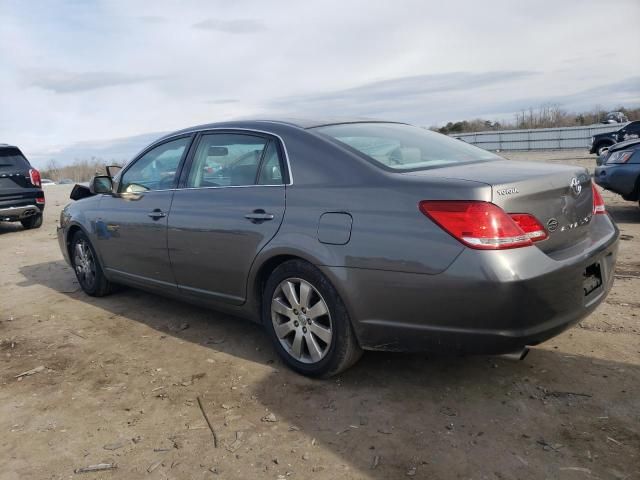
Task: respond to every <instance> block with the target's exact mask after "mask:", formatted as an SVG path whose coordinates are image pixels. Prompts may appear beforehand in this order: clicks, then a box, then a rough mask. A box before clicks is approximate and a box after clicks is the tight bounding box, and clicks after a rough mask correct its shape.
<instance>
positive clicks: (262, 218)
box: [244, 209, 275, 223]
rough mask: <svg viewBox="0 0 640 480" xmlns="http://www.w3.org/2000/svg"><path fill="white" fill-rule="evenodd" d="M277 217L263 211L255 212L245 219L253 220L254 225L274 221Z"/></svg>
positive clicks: (248, 214)
mask: <svg viewBox="0 0 640 480" xmlns="http://www.w3.org/2000/svg"><path fill="white" fill-rule="evenodd" d="M274 217H275V215H273V214H272V213H267V212H265V211H264V210H262V209H258V210H254V211H253V212H251V213H247V214H246V215H245V216H244V218H246V219H247V220H251V222H252V223H262V222H266V221H267V220H273V219H274Z"/></svg>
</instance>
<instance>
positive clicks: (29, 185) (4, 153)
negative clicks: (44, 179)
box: [0, 144, 45, 228]
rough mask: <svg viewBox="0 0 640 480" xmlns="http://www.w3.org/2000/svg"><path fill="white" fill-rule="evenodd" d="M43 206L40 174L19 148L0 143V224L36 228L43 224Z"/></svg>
mask: <svg viewBox="0 0 640 480" xmlns="http://www.w3.org/2000/svg"><path fill="white" fill-rule="evenodd" d="M44 204H45V200H44V192H43V191H42V186H41V183H40V172H38V170H36V169H35V168H33V167H32V166H31V164H29V161H28V160H27V159H26V158H25V156H24V155H23V154H22V152H21V151H20V149H18V148H17V147H13V146H11V145H6V144H0V221H2V222H20V223H21V224H22V226H23V227H24V228H38V227H40V226H41V225H42V212H43V211H44Z"/></svg>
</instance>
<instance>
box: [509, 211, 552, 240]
mask: <svg viewBox="0 0 640 480" xmlns="http://www.w3.org/2000/svg"><path fill="white" fill-rule="evenodd" d="M509 216H510V217H511V218H512V219H513V221H514V222H516V223H517V224H518V226H519V227H520V228H521V229H522V231H523V232H524V234H525V235H526V236H527V237H529V238H530V239H531V241H532V242H539V241H540V240H545V239H546V238H547V237H549V234H548V233H547V231H546V230H545V228H544V227H543V226H542V225H541V224H540V222H539V221H538V219H537V218H536V217H534V216H533V215H529V214H528V213H510V214H509Z"/></svg>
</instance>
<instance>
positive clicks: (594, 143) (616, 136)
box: [589, 121, 640, 155]
mask: <svg viewBox="0 0 640 480" xmlns="http://www.w3.org/2000/svg"><path fill="white" fill-rule="evenodd" d="M638 137H640V121H636V122H631V123H627V124H626V125H625V126H624V127H622V128H620V129H619V130H616V131H614V132H607V133H599V134H598V135H594V136H593V137H591V149H590V150H589V153H597V154H598V155H602V151H603V150H604V149H605V148H609V147H610V146H611V145H613V144H614V143H618V142H622V141H624V140H630V139H632V138H638Z"/></svg>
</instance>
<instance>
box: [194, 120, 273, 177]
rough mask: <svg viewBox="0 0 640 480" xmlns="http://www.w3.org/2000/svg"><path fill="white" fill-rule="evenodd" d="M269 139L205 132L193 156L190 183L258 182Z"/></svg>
mask: <svg viewBox="0 0 640 480" xmlns="http://www.w3.org/2000/svg"><path fill="white" fill-rule="evenodd" d="M270 143H272V142H271V141H270V140H269V139H267V138H264V137H258V136H253V135H249V134H239V133H211V134H206V135H203V136H202V137H201V138H200V142H199V143H198V148H197V149H196V153H195V155H194V157H193V163H192V167H191V171H190V172H189V178H188V179H187V187H189V188H203V187H232V186H246V185H255V184H256V179H257V177H258V169H259V168H260V164H261V161H262V158H263V156H264V154H267V156H269V155H270V153H269V152H270V151H271V148H270V147H269V146H268V145H269V144H270ZM276 158H277V151H276ZM272 178H273V177H272V176H271V177H269V178H268V179H267V180H272Z"/></svg>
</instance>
